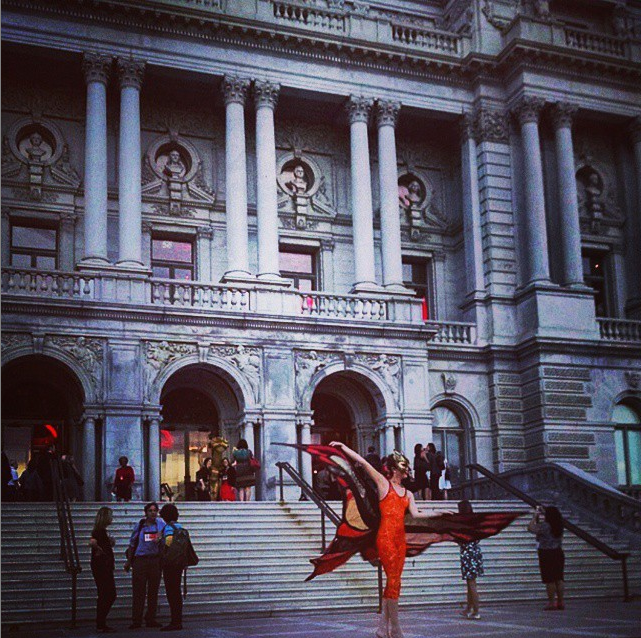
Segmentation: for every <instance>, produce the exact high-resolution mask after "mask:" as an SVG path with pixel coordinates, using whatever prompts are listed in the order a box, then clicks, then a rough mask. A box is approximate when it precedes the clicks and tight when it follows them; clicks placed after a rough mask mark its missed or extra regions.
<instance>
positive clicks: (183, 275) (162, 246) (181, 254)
mask: <svg viewBox="0 0 641 638" xmlns="http://www.w3.org/2000/svg"><path fill="white" fill-rule="evenodd" d="M151 269H152V272H153V276H154V277H159V278H161V279H184V280H186V281H189V280H192V279H193V278H194V242H193V241H192V240H189V239H180V238H176V237H171V238H170V237H152V240H151Z"/></svg>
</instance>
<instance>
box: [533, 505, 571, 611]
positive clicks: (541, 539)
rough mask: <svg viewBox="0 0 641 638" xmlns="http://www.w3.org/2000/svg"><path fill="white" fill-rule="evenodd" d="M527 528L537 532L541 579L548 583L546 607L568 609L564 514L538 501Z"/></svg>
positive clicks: (549, 608)
mask: <svg viewBox="0 0 641 638" xmlns="http://www.w3.org/2000/svg"><path fill="white" fill-rule="evenodd" d="M528 531H529V532H531V533H532V534H536V540H537V543H538V554H539V568H540V570H541V580H542V581H543V583H544V584H545V589H546V592H547V597H548V604H547V605H546V606H545V607H544V609H545V611H551V610H555V609H561V610H562V609H565V601H564V594H565V583H564V580H563V571H564V569H565V554H564V553H563V517H562V516H561V512H560V511H559V510H558V509H557V508H556V507H543V506H542V505H538V506H537V507H536V508H535V510H534V515H533V517H532V520H531V521H530V524H529V525H528Z"/></svg>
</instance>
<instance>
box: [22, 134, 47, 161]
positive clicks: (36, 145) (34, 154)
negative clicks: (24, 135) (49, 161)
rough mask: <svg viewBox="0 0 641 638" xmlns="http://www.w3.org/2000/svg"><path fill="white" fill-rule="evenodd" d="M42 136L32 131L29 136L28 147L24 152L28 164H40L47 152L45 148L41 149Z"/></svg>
mask: <svg viewBox="0 0 641 638" xmlns="http://www.w3.org/2000/svg"><path fill="white" fill-rule="evenodd" d="M43 142H44V140H43V139H42V135H40V133H38V131H34V132H33V133H32V134H31V135H30V136H29V146H27V147H26V148H25V152H26V154H27V157H28V158H29V161H30V162H41V161H42V160H43V159H44V157H45V156H46V155H48V153H49V151H48V150H47V149H46V148H43V146H42V143H43Z"/></svg>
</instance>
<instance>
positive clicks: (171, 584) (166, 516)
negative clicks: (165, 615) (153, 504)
mask: <svg viewBox="0 0 641 638" xmlns="http://www.w3.org/2000/svg"><path fill="white" fill-rule="evenodd" d="M160 517H161V518H162V519H163V521H165V523H166V525H165V528H164V529H163V532H162V542H163V544H164V547H165V548H168V547H170V546H171V543H172V541H173V536H174V533H175V532H176V530H178V529H182V525H181V524H180V523H179V522H178V508H177V507H176V506H175V505H174V504H173V503H167V504H166V505H163V506H162V509H161V510H160ZM183 571H184V569H183V568H180V567H177V566H175V565H163V568H162V578H163V581H164V583H165V594H166V595H167V602H168V603H169V609H170V612H171V621H170V623H169V624H168V625H165V626H164V627H163V628H162V629H161V630H160V631H180V630H181V629H182V628H183V598H182V592H181V590H180V580H181V578H182V574H183Z"/></svg>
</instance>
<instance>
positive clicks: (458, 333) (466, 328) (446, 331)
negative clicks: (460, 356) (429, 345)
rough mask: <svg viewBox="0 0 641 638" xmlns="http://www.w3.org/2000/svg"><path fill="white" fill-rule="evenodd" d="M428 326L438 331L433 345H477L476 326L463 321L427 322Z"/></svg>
mask: <svg viewBox="0 0 641 638" xmlns="http://www.w3.org/2000/svg"><path fill="white" fill-rule="evenodd" d="M426 323H427V325H428V326H431V327H433V328H435V329H436V334H435V335H434V336H433V337H432V339H431V341H432V342H433V343H455V344H464V343H468V344H474V343H476V325H475V324H473V323H463V322H461V321H427V322H426Z"/></svg>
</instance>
